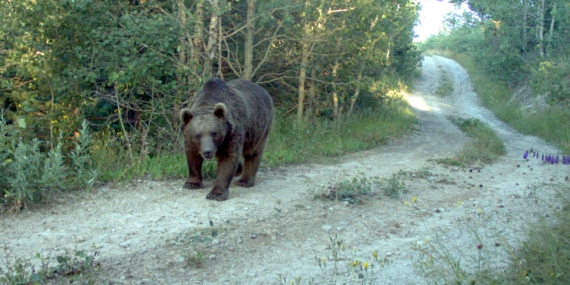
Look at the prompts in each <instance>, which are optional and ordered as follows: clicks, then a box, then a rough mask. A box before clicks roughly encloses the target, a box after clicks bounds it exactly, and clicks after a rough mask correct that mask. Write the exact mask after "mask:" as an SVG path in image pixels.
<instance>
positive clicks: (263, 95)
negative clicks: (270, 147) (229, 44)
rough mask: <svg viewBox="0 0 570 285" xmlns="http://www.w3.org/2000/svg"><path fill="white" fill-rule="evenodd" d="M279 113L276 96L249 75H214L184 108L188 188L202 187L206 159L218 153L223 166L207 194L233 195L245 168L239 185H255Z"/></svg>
mask: <svg viewBox="0 0 570 285" xmlns="http://www.w3.org/2000/svg"><path fill="white" fill-rule="evenodd" d="M273 117H274V112H273V99H271V96H270V95H269V93H267V91H265V89H263V88H262V87H261V86H259V85H257V84H255V83H253V82H251V81H247V80H243V79H236V80H232V81H229V82H227V83H226V82H225V81H223V80H221V79H218V78H212V79H209V80H208V81H207V82H206V83H205V84H204V86H203V87H202V90H200V92H199V93H198V95H197V96H196V98H195V100H194V101H193V102H192V105H191V107H190V108H184V109H182V110H181V111H180V121H181V122H182V124H181V129H182V132H183V134H184V151H185V153H186V162H187V164H188V173H189V174H188V179H186V182H185V183H184V188H188V189H199V188H202V186H203V184H202V162H203V161H204V159H205V160H210V159H212V158H214V157H215V158H216V160H217V162H218V169H217V173H216V179H215V181H214V186H213V187H212V190H211V191H210V193H208V195H207V196H206V199H210V200H217V201H224V200H227V199H228V196H229V190H228V188H229V186H230V183H231V181H232V179H233V177H234V176H237V175H239V174H240V173H241V177H240V178H239V180H238V181H236V183H235V185H237V186H241V187H252V186H253V185H255V175H256V174H257V170H258V169H259V164H260V162H261V157H262V155H263V149H264V147H265V142H266V141H267V137H268V136H269V131H270V130H271V125H272V124H273ZM241 159H243V167H242V164H241V162H240V161H241Z"/></svg>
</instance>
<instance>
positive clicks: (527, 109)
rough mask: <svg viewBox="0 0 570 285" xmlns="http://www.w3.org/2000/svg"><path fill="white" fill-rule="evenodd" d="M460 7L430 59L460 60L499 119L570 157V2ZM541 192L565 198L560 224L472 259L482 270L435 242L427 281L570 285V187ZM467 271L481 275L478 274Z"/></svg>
mask: <svg viewBox="0 0 570 285" xmlns="http://www.w3.org/2000/svg"><path fill="white" fill-rule="evenodd" d="M454 2H457V3H466V4H467V5H468V6H469V8H470V9H471V11H470V12H469V13H465V14H463V15H449V17H448V18H447V21H446V23H447V30H446V31H444V32H442V33H441V34H440V35H438V36H434V37H432V38H430V39H428V40H427V41H426V42H424V43H422V44H421V45H420V49H421V50H423V51H424V52H425V53H426V54H438V55H442V56H446V57H449V58H452V59H454V60H456V61H457V62H459V63H460V64H461V65H462V66H463V67H464V68H466V69H467V71H468V72H469V75H470V78H471V80H472V82H473V86H474V88H475V91H476V92H477V94H478V95H479V97H480V98H481V100H482V102H483V104H484V105H485V106H486V107H487V108H489V109H490V110H492V111H493V113H494V114H495V115H496V116H497V117H498V118H499V119H501V120H502V121H504V122H506V123H507V124H509V125H510V126H512V127H513V128H515V129H516V130H518V131H519V132H521V133H523V134H527V135H535V136H538V137H541V138H543V139H544V140H546V141H549V142H551V143H552V144H554V145H556V146H557V147H559V148H560V149H561V150H562V151H563V153H564V154H568V153H569V152H570V124H568V122H570V79H569V77H568V75H569V74H570V65H569V64H568V54H569V53H570V49H569V48H568V47H569V46H570V45H569V43H570V42H569V41H570V36H569V34H568V33H569V31H570V30H569V29H568V27H570V17H569V16H568V15H570V5H568V3H567V2H566V1H561V0H547V1H541V2H539V3H534V4H533V3H531V2H525V1H521V2H517V3H513V2H501V1H495V2H493V1H474V0H473V1H471V0H467V1H454ZM535 4H536V5H535ZM529 148H533V146H529ZM523 151H524V150H521V157H522V155H523ZM538 151H540V150H538ZM560 167H566V165H561V166H560ZM542 187H555V188H557V189H559V192H560V198H561V199H562V201H565V206H564V207H563V209H562V210H561V211H560V212H558V213H557V214H556V215H555V218H556V222H554V223H553V222H552V221H550V222H547V221H546V220H541V221H539V222H538V223H536V224H534V225H532V226H531V227H530V230H529V234H528V237H527V239H526V241H525V242H524V243H523V244H521V245H508V244H507V245H503V246H491V247H485V248H483V247H482V248H480V249H479V250H478V252H479V255H478V257H477V258H476V260H474V261H473V263H476V264H477V265H478V266H475V267H473V266H472V265H473V264H464V263H461V259H460V258H457V257H455V256H453V255H451V254H450V249H449V248H448V247H447V246H446V244H445V243H442V242H441V241H433V242H432V243H431V244H430V245H428V246H427V248H428V249H427V251H424V250H425V248H424V249H419V251H420V252H423V255H422V257H423V258H422V259H420V260H417V263H416V265H417V266H418V268H419V269H420V270H422V271H423V272H424V274H425V275H424V276H425V277H426V282H428V283H429V284H444V283H448V284H569V283H570V263H569V262H568V257H569V253H570V240H569V239H568V237H569V236H570V233H569V231H568V230H569V229H568V226H567V225H568V224H570V215H569V214H568V213H569V212H568V208H569V207H570V200H569V196H568V194H567V193H568V190H569V189H568V188H569V186H568V184H559V185H558V184H557V185H549V186H547V185H543V186H542ZM483 242H485V241H483ZM481 244H482V243H481ZM509 246H512V247H511V248H509ZM512 248H516V250H513V249H512ZM499 251H505V253H506V254H507V255H508V256H510V257H511V265H510V267H508V268H506V269H504V268H500V267H499V266H498V264H497V262H496V256H497V253H498V252H499ZM434 266H435V268H436V269H434ZM467 268H479V270H477V271H475V272H473V271H472V270H468V269H467Z"/></svg>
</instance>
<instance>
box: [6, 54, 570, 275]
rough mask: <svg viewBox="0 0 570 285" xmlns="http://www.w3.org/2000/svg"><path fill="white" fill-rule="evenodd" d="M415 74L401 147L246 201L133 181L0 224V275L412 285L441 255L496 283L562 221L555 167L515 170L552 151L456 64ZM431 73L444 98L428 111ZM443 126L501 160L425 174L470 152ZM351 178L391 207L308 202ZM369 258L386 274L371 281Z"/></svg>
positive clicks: (306, 175)
mask: <svg viewBox="0 0 570 285" xmlns="http://www.w3.org/2000/svg"><path fill="white" fill-rule="evenodd" d="M422 68H423V73H422V76H421V77H419V78H418V79H417V82H416V84H415V90H414V91H413V92H412V93H411V94H407V99H408V100H409V102H410V104H411V105H412V106H413V108H414V110H415V111H416V112H417V114H418V117H419V125H418V126H417V129H416V130H415V131H414V132H412V133H411V134H409V135H408V136H406V137H403V138H399V139H396V140H394V141H392V142H390V143H389V144H388V145H386V146H382V147H379V148H377V149H373V150H368V151H364V152H359V153H353V154H349V155H346V156H344V157H340V158H336V159H334V160H330V161H322V162H319V163H311V164H303V165H297V166H288V167H280V168H277V169H264V170H263V171H262V172H261V173H260V174H259V177H258V183H257V185H256V186H255V187H253V188H231V190H230V191H231V194H230V199H229V200H228V201H225V202H213V201H208V200H205V199H204V197H205V195H206V193H207V191H208V189H203V190H200V191H189V190H185V189H182V187H181V186H182V184H183V181H182V180H176V181H139V182H137V183H134V184H132V185H128V186H119V187H114V188H113V187H102V188H99V189H95V190H93V191H91V192H90V193H73V194H69V195H67V194H66V195H65V196H64V197H59V198H58V199H57V200H56V201H54V203H52V204H50V205H47V206H41V207H36V208H34V209H31V210H26V211H24V212H21V213H17V214H7V213H4V214H1V215H0V236H1V237H2V238H1V241H0V242H1V243H2V244H1V245H2V247H3V249H4V250H3V253H2V257H1V258H0V268H3V269H4V270H5V269H6V266H7V265H8V264H11V263H13V262H14V261H15V260H16V259H18V258H21V259H22V260H30V262H31V263H33V264H36V268H37V267H38V266H39V260H37V259H34V258H33V257H34V255H36V254H37V253H39V254H40V255H41V256H52V257H55V256H58V255H60V256H69V255H71V254H73V253H74V252H76V251H78V250H83V251H85V252H86V253H87V254H89V255H95V262H96V264H97V265H98V269H97V270H96V271H94V272H92V273H91V274H90V276H89V277H85V279H83V280H92V281H94V282H95V283H96V284H280V283H281V282H285V284H290V281H292V280H295V278H296V277H300V278H301V283H302V284H306V283H305V282H307V281H308V280H310V279H311V278H313V280H314V282H315V284H332V283H334V284H360V282H361V281H365V283H366V284H425V283H426V282H427V279H426V276H424V275H423V274H422V270H419V269H420V268H421V266H420V265H421V264H422V263H421V261H425V259H422V254H424V255H423V257H425V256H426V254H427V255H429V254H436V253H437V250H436V249H437V248H439V246H440V245H444V246H445V248H446V249H447V250H449V253H448V255H449V256H451V257H454V258H459V259H461V264H462V265H463V266H465V268H466V269H467V270H469V269H474V268H476V267H477V266H478V260H479V257H480V256H481V255H482V253H486V254H489V256H492V258H490V259H488V260H487V261H486V263H487V264H489V265H490V266H491V267H492V268H495V269H497V272H499V271H500V269H501V268H503V267H504V266H505V265H506V264H507V263H508V262H510V259H509V258H508V254H506V252H508V251H509V250H512V249H515V248H516V247H517V246H518V245H520V244H521V242H522V241H523V240H524V238H525V234H526V232H527V229H528V227H529V226H531V225H532V223H533V222H534V221H537V220H539V219H542V218H546V219H547V221H548V220H549V217H550V216H551V215H552V213H553V212H556V211H560V210H561V209H560V207H561V205H560V202H559V200H560V199H559V198H560V195H559V193H558V191H560V190H561V188H560V187H559V185H560V184H566V183H567V182H565V179H567V178H566V177H567V176H568V174H569V173H568V172H569V170H568V166H563V165H548V164H543V163H542V162H540V161H539V160H529V161H525V160H523V159H522V155H523V152H524V151H525V150H526V149H529V148H534V149H537V150H540V151H542V152H557V150H556V149H555V148H554V147H552V146H550V145H548V144H547V143H545V142H544V141H542V140H540V139H537V138H535V137H531V136H525V135H521V134H519V133H517V132H516V131H514V130H512V129H511V128H509V127H508V126H506V125H505V124H503V123H502V122H500V121H499V120H497V119H496V118H495V117H494V116H493V114H492V113H491V112H490V111H488V110H487V109H485V108H483V107H482V106H481V105H480V103H479V101H478V98H477V95H476V94H475V93H474V91H473V88H472V86H471V82H470V80H469V76H468V74H467V73H466V71H465V70H464V69H463V68H462V67H461V66H459V65H458V64H457V63H456V62H454V61H452V60H450V59H446V58H443V57H438V56H429V57H426V59H425V61H424V63H423V67H422ZM443 72H445V73H446V74H447V76H448V77H451V79H452V81H453V84H454V92H453V93H452V94H451V95H449V96H446V97H438V96H435V94H434V92H435V89H436V88H437V86H438V85H439V82H440V80H441V76H442V73H443ZM450 118H466V119H467V118H477V119H479V120H481V121H483V122H485V123H487V124H489V125H490V126H491V127H492V128H493V129H494V130H495V131H496V132H497V133H498V135H499V136H500V138H501V139H502V140H503V142H504V144H505V145H506V149H507V154H506V155H505V156H504V157H502V158H501V159H500V160H499V161H498V162H497V163H494V164H493V165H482V164H478V163H477V162H474V165H473V167H471V168H458V167H450V166H445V165H440V164H437V163H436V162H435V161H434V159H435V158H446V157H451V156H453V155H454V154H456V153H457V152H458V151H459V150H460V149H461V147H462V146H463V145H464V144H465V143H466V142H468V141H469V138H467V137H466V136H465V135H464V134H463V133H462V132H461V131H459V130H458V129H457V127H456V126H455V125H453V124H452V123H451V122H450ZM394 175H395V176H394ZM354 178H356V179H357V182H352V183H353V184H355V185H356V184H358V183H359V182H358V181H374V180H379V181H384V182H387V181H392V182H399V183H401V185H400V184H398V185H396V184H393V185H392V189H393V188H394V187H395V188H399V189H400V190H403V189H405V190H406V191H404V192H403V193H402V194H401V195H400V197H399V198H390V197H387V196H386V195H384V193H383V190H382V188H374V189H373V192H374V193H375V194H374V193H373V194H371V195H366V196H362V197H361V201H360V202H357V203H348V202H338V201H330V200H326V199H315V198H314V196H315V194H319V193H323V192H325V193H326V192H327V191H330V189H331V187H332V186H333V185H335V183H338V182H339V181H342V180H352V179H354ZM331 240H332V241H333V242H332V243H333V244H335V245H337V246H338V247H336V246H331ZM341 241H342V242H341ZM430 245H431V246H434V248H432V247H431V246H430ZM335 249H338V250H339V253H338V255H336V256H335V255H334V254H335V253H334V252H335ZM374 253H376V256H377V259H378V260H379V261H382V260H385V259H386V260H389V263H386V264H384V266H382V267H380V266H379V264H378V263H377V262H376V260H375V259H376V258H375V257H374ZM486 254H485V256H487V255H486ZM323 260H324V263H323ZM355 261H357V264H358V266H350V264H354V262H355ZM364 262H366V263H367V264H368V268H367V270H363V269H364V267H362V266H363V265H364ZM196 263H199V264H198V266H194V265H195V264H196ZM319 263H320V265H319ZM335 264H336V265H337V269H338V270H337V274H335V273H334V267H335V266H334V265H335ZM418 266H420V267H418ZM361 269H362V270H361ZM359 275H360V276H359ZM280 276H281V277H280ZM333 278H334V280H333ZM359 278H360V279H359ZM60 282H64V280H63V279H57V280H54V281H53V283H60Z"/></svg>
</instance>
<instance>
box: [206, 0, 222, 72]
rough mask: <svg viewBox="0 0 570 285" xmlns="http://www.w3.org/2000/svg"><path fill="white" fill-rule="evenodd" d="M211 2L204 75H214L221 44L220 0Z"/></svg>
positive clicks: (211, 0)
mask: <svg viewBox="0 0 570 285" xmlns="http://www.w3.org/2000/svg"><path fill="white" fill-rule="evenodd" d="M209 2H210V3H211V4H212V15H211V16H210V26H209V27H208V44H207V45H206V47H205V49H204V53H205V55H206V58H205V60H204V66H203V70H202V74H203V75H204V77H210V76H211V75H212V63H213V62H214V58H215V56H216V48H217V47H218V45H219V44H220V41H219V39H220V36H219V34H220V29H219V24H218V21H219V17H218V12H219V11H220V5H219V0H210V1H209Z"/></svg>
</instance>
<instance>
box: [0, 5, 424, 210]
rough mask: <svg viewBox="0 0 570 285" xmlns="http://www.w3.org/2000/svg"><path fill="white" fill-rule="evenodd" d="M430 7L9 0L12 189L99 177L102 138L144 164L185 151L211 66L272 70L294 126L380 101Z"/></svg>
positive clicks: (6, 91) (268, 73) (4, 29)
mask: <svg viewBox="0 0 570 285" xmlns="http://www.w3.org/2000/svg"><path fill="white" fill-rule="evenodd" d="M418 9H419V6H418V5H417V4H416V3H415V2H414V1H410V0H390V1H377V0H341V1H325V0H303V1H299V0H296V1H284V0H269V1H256V0H242V1H223V0H209V1H205V0H197V1H193V0H140V1H133V0H129V1H127V0H42V1H37V0H12V1H10V0H8V1H1V2H0V17H1V18H2V21H1V22H0V74H1V77H0V107H1V108H2V114H1V115H2V118H3V119H2V123H1V124H0V125H1V132H2V134H3V135H2V136H0V146H1V147H2V152H1V153H0V172H2V173H8V174H9V175H4V176H2V177H0V199H2V197H4V198H3V199H4V200H5V201H7V200H14V199H15V200H17V201H16V204H21V203H22V202H21V201H20V200H22V199H32V200H35V199H36V197H35V196H34V195H35V194H33V193H35V192H38V191H39V192H41V191H40V190H31V189H60V188H65V183H63V182H62V181H67V180H69V179H70V177H69V176H70V175H71V176H72V180H77V179H79V180H80V181H83V182H80V183H78V181H75V182H74V183H71V186H69V187H85V186H87V185H92V184H93V182H94V181H95V180H96V179H95V178H96V177H97V175H96V172H97V171H98V170H97V169H94V168H97V167H96V166H95V165H94V164H95V163H96V161H94V159H93V158H92V157H91V155H92V151H93V150H97V149H99V152H101V149H103V151H104V152H105V154H106V156H107V157H113V156H115V155H117V156H118V155H119V154H121V155H122V154H124V153H126V154H127V155H126V156H127V158H128V162H129V163H131V164H133V163H135V162H136V163H139V164H140V163H145V160H146V159H147V158H151V157H156V156H160V155H162V154H167V153H177V154H178V153H179V152H180V137H179V132H178V124H179V122H178V111H179V110H180V108H181V107H182V106H184V104H185V102H187V101H188V100H189V99H191V98H192V96H193V95H194V94H195V93H196V91H197V90H198V89H199V88H200V86H201V85H202V83H203V82H205V81H206V80H207V79H208V78H210V77H220V78H223V79H225V80H230V79H234V78H245V79H250V80H252V81H254V82H257V83H259V84H261V85H262V86H263V87H265V88H266V89H267V90H268V91H269V93H270V94H271V95H272V96H273V99H274V101H275V104H276V107H277V109H278V124H280V125H289V126H290V127H289V128H293V127H294V126H299V125H307V124H317V125H318V124H322V122H327V121H328V122H336V121H347V120H350V118H351V117H354V116H356V115H357V114H358V113H362V112H371V111H372V112H374V110H375V109H376V110H378V108H382V107H383V106H384V107H385V106H386V105H387V103H386V102H387V101H386V98H387V97H388V94H389V93H390V92H391V90H394V89H398V88H401V87H402V86H403V85H405V82H406V80H409V79H410V78H412V77H413V75H414V73H415V70H416V68H417V66H418V64H419V62H420V60H421V54H420V52H419V51H417V50H416V47H415V45H414V44H413V37H414V34H413V28H414V24H415V23H416V21H417V19H418ZM340 119H342V120H340ZM24 146H26V147H24ZM38 153H41V154H42V155H43V156H40V154H38ZM21 157H35V159H37V160H38V161H36V162H34V163H30V160H23V159H20V158H21ZM43 158H45V159H47V161H45V162H41V163H40V161H41V160H42V159H43ZM32 160H33V159H32ZM105 163H107V165H101V163H99V164H100V165H99V166H98V167H99V168H101V167H102V168H104V169H109V165H113V166H115V165H116V163H112V162H110V161H106V162H105ZM64 166H65V167H64ZM123 166H124V167H125V168H128V167H130V166H129V165H128V164H127V165H123ZM54 169H59V170H54ZM48 170H49V171H48ZM72 170H73V171H72ZM117 171H118V172H120V171H121V170H120V169H117ZM65 173H71V174H65ZM73 173H75V174H73ZM20 176H22V177H20ZM25 177H27V179H26V178H25ZM78 177H79V178H78ZM31 181H36V182H37V183H32V182H31Z"/></svg>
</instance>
